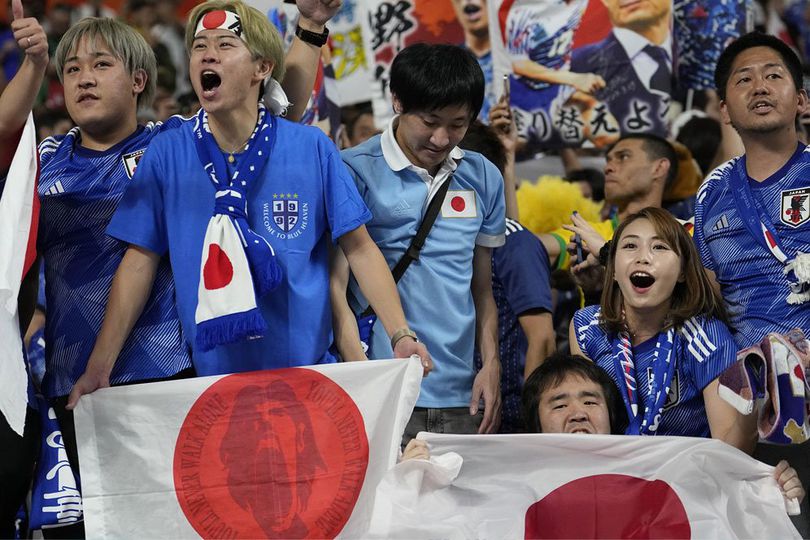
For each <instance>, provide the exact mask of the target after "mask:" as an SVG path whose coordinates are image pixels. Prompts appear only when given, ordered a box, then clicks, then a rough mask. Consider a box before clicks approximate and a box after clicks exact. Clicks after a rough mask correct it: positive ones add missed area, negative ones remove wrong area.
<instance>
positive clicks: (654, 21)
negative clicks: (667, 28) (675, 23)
mask: <svg viewBox="0 0 810 540" xmlns="http://www.w3.org/2000/svg"><path fill="white" fill-rule="evenodd" d="M602 2H603V3H604V4H605V7H606V8H607V10H608V16H609V17H610V22H611V23H612V24H613V26H614V27H616V28H627V29H630V30H633V31H634V32H638V33H639V34H644V32H645V31H647V29H648V28H650V27H653V26H656V25H659V24H661V23H667V24H668V23H669V17H670V12H671V10H672V4H671V2H670V0H602Z"/></svg>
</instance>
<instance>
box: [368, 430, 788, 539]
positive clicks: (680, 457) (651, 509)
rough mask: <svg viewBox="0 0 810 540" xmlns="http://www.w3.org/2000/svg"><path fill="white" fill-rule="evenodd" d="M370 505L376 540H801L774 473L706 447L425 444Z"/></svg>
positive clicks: (630, 440)
mask: <svg viewBox="0 0 810 540" xmlns="http://www.w3.org/2000/svg"><path fill="white" fill-rule="evenodd" d="M419 438H424V439H425V440H427V441H428V443H429V445H430V451H431V456H432V457H431V461H430V462H428V461H424V460H411V461H406V462H403V463H400V464H398V465H397V466H396V467H395V468H394V469H393V470H392V471H391V472H390V473H389V474H388V475H387V476H386V477H385V479H384V481H383V483H382V484H381V486H380V488H379V490H378V494H377V501H376V502H377V513H376V515H375V521H374V528H373V531H372V533H373V534H372V535H373V536H374V537H378V538H800V536H799V535H798V533H797V532H796V529H795V528H794V527H793V525H792V524H791V522H790V519H789V518H788V515H787V513H786V511H785V503H784V501H783V498H782V495H781V492H780V491H779V488H778V486H777V484H776V481H775V480H774V479H773V477H772V471H773V468H772V467H769V466H767V465H764V464H762V463H760V462H758V461H756V460H754V459H752V458H750V457H749V456H747V455H745V454H744V453H742V452H740V451H739V450H737V449H735V448H733V447H731V446H729V445H727V444H725V443H722V442H720V441H716V440H711V439H695V438H685V437H631V436H624V435H579V434H576V435H567V434H538V435H435V434H427V433H422V434H420V435H419Z"/></svg>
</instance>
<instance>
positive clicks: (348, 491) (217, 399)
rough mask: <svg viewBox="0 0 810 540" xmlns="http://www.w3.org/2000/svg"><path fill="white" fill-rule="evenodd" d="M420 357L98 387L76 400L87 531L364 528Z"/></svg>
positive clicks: (280, 534) (291, 534)
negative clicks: (109, 387) (408, 359)
mask: <svg viewBox="0 0 810 540" xmlns="http://www.w3.org/2000/svg"><path fill="white" fill-rule="evenodd" d="M421 378H422V368H421V367H420V365H419V362H418V361H416V360H411V361H406V360H390V361H375V362H357V363H349V364H339V365H327V366H317V367H312V368H292V369H280V370H271V371H260V372H252V373H244V374H236V375H226V376H222V377H202V378H197V379H189V380H183V381H171V382H163V383H152V384H145V385H137V386H129V387H126V386H124V387H117V388H111V389H103V390H99V391H97V392H95V393H93V394H91V395H89V396H85V397H83V398H82V400H81V401H80V402H79V407H78V408H77V409H76V432H77V440H78V441H79V462H80V466H81V476H82V488H83V497H84V510H85V524H86V528H87V536H88V538H106V537H132V536H138V537H151V538H197V537H204V538H212V537H214V538H332V537H335V536H337V535H341V536H346V537H359V536H363V535H364V534H365V532H366V531H367V529H368V524H369V520H370V517H371V509H372V506H373V497H374V488H375V486H376V485H377V483H378V482H379V480H380V479H381V478H382V476H383V475H384V474H385V472H386V471H387V470H388V469H390V468H391V467H392V466H393V465H394V463H395V461H396V457H397V452H398V447H399V444H400V437H401V434H402V432H403V431H404V428H405V423H406V422H407V420H408V418H409V417H410V414H411V411H412V409H413V406H414V403H415V402H416V398H417V396H418V393H419V385H420V383H421Z"/></svg>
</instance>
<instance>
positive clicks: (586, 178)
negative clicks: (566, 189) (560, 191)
mask: <svg viewBox="0 0 810 540" xmlns="http://www.w3.org/2000/svg"><path fill="white" fill-rule="evenodd" d="M565 180H567V181H568V182H587V183H588V184H590V186H591V191H593V200H594V201H596V202H599V201H604V200H605V173H603V172H602V171H600V170H599V169H594V168H593V167H585V168H582V169H574V170H572V171H568V172H567V173H565Z"/></svg>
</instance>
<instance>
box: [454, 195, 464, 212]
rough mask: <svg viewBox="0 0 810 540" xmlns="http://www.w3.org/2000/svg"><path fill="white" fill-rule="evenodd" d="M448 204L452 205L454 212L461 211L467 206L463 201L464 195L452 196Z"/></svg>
mask: <svg viewBox="0 0 810 540" xmlns="http://www.w3.org/2000/svg"><path fill="white" fill-rule="evenodd" d="M450 206H452V207H453V210H455V211H456V212H463V211H464V208H466V207H467V203H465V202H464V197H453V200H452V201H450Z"/></svg>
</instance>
